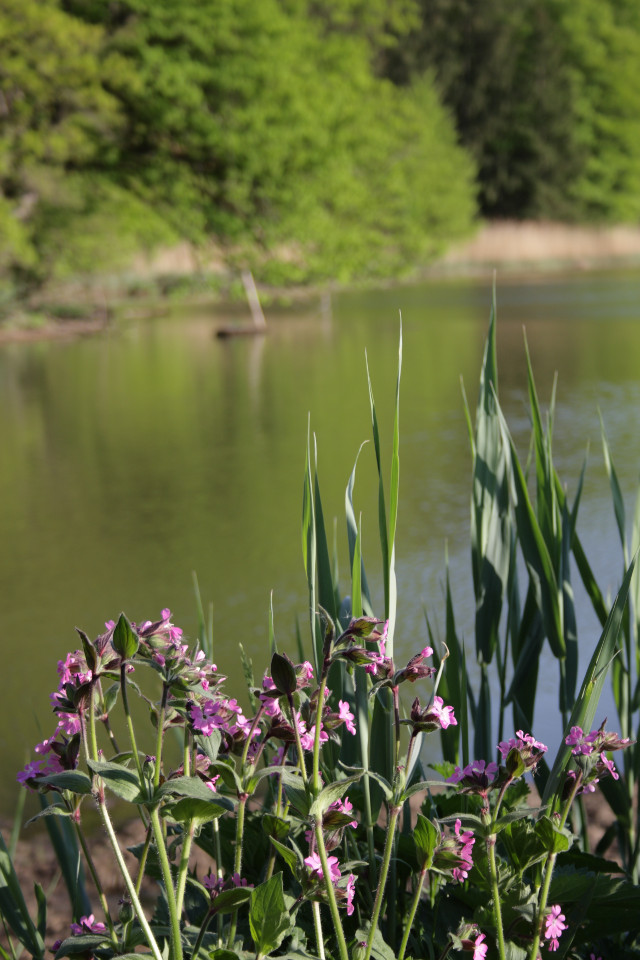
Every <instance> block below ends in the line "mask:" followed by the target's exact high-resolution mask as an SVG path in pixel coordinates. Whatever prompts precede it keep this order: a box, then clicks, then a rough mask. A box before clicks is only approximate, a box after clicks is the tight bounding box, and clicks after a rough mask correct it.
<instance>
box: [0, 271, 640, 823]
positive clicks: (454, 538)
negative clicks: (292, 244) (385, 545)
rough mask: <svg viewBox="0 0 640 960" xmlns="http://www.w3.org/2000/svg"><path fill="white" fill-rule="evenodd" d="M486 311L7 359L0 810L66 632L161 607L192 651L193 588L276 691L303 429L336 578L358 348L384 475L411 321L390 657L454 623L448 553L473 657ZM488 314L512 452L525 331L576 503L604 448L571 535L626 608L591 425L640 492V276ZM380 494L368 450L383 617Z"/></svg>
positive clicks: (521, 292) (442, 287)
mask: <svg viewBox="0 0 640 960" xmlns="http://www.w3.org/2000/svg"><path fill="white" fill-rule="evenodd" d="M489 302H490V290H489V284H488V283H487V282H486V281H477V282H476V281H474V282H471V281H455V282H454V281H447V282H444V281H443V282H438V283H435V282H434V283H430V284H428V285H422V286H420V287H413V288H397V289H389V290H384V291H378V292H371V291H369V292H362V293H345V294H341V295H339V296H334V297H333V300H332V304H331V311H330V314H329V313H328V311H327V310H326V305H325V308H323V307H322V305H321V304H320V302H312V303H310V304H308V305H307V306H305V308H304V309H299V310H297V311H287V312H284V313H278V312H276V311H269V310H267V315H268V322H269V331H270V332H269V336H268V337H266V338H263V339H259V338H255V339H253V338H246V339H245V338H241V339H238V340H234V341H226V342H225V341H219V340H217V339H216V338H215V337H214V336H213V330H214V327H215V325H216V323H217V322H222V321H224V320H225V319H227V318H226V317H225V316H223V315H222V314H221V313H220V312H219V311H218V312H217V313H216V311H215V309H214V307H211V308H205V307H200V308H198V310H197V311H194V310H193V309H191V310H189V311H183V312H182V313H179V312H177V311H176V312H174V313H173V314H172V315H171V316H164V317H163V316H158V317H157V318H155V319H153V320H146V321H141V322H136V323H132V324H130V325H128V326H126V327H123V328H119V329H114V330H111V331H109V332H107V333H105V334H104V335H101V336H97V337H93V338H91V339H83V340H77V341H75V342H70V343H62V342H42V343H35V344H13V345H5V346H3V347H2V348H0V437H1V438H2V454H1V456H2V459H1V463H0V543H1V544H2V549H1V551H0V589H1V594H0V596H1V605H0V650H1V653H2V680H3V684H4V686H3V697H2V699H1V701H0V750H1V752H2V758H3V770H4V771H5V772H6V776H5V777H3V779H2V783H1V785H0V812H7V811H8V810H9V809H10V807H11V805H12V803H13V799H14V798H15V793H16V788H15V786H14V781H13V777H14V770H16V769H18V768H21V767H22V765H23V764H24V762H25V760H26V758H27V754H28V753H30V751H31V748H32V746H33V744H34V743H35V742H36V741H37V740H39V739H41V738H42V737H43V736H44V735H47V734H49V733H50V732H52V730H53V727H54V723H53V722H52V716H51V714H50V713H49V705H48V693H49V691H51V690H53V689H54V688H55V686H56V683H57V678H56V671H55V665H56V661H57V659H59V658H61V657H63V656H64V654H65V653H66V651H67V650H69V649H74V648H75V647H76V646H77V643H76V638H75V634H74V626H76V625H77V626H80V627H82V628H84V629H85V630H86V631H87V632H88V633H90V634H91V635H95V634H97V633H98V632H100V630H101V629H102V624H103V622H104V620H106V619H108V618H112V617H116V616H117V614H118V613H119V611H120V610H121V609H124V610H125V611H126V612H127V613H128V615H129V616H130V617H131V618H132V619H142V618H147V617H155V616H156V615H157V614H158V613H159V611H160V609H161V608H162V607H165V606H169V607H171V609H172V611H173V612H174V621H175V622H176V623H177V624H179V625H182V626H183V627H184V628H185V630H186V632H187V633H188V634H189V635H191V636H193V635H194V633H195V629H196V618H195V604H194V600H193V592H192V584H191V571H192V570H196V571H197V573H198V577H199V580H200V586H201V590H202V594H203V598H204V599H205V600H206V601H209V600H211V601H212V602H213V604H214V610H215V645H216V660H217V663H218V666H219V668H220V669H221V670H222V671H224V672H228V673H229V674H230V675H231V676H232V677H234V678H236V679H238V680H239V677H240V668H239V659H238V652H237V650H238V648H237V644H238V642H239V641H241V642H242V643H243V644H244V646H245V649H246V650H247V651H248V652H249V653H250V654H251V656H252V657H253V660H254V663H255V666H256V672H257V673H260V672H261V671H262V669H263V667H264V666H265V660H266V635H267V617H268V606H269V596H270V592H271V591H273V608H274V614H275V628H276V635H277V640H278V643H279V645H280V647H281V649H286V648H287V647H288V648H289V649H291V650H292V651H293V650H294V639H293V638H294V624H295V618H296V616H298V617H299V620H300V623H301V625H302V629H303V632H304V631H305V630H306V628H307V622H308V619H307V618H308V611H307V609H306V605H307V597H306V586H305V584H306V581H305V575H304V571H303V567H302V559H301V546H300V515H301V494H302V476H303V465H304V456H305V445H306V434H307V423H308V415H309V414H310V416H311V429H312V431H313V432H315V435H316V438H317V446H318V457H319V466H320V480H321V485H322V491H323V505H324V511H325V517H326V518H327V520H328V522H329V523H330V524H331V522H332V518H333V517H334V516H337V518H338V547H339V554H340V557H341V560H342V563H343V570H344V571H346V564H345V559H346V536H345V533H344V530H345V528H344V519H343V518H344V488H345V485H346V482H347V479H348V476H349V474H350V472H351V469H352V467H353V463H354V460H355V457H356V454H357V452H358V448H359V446H360V444H361V442H362V441H363V440H367V439H369V438H370V435H371V429H370V417H369V405H368V394H367V386H366V369H365V349H366V350H367V351H368V358H369V368H370V371H371V376H372V380H373V383H374V390H375V395H376V403H377V407H378V413H379V418H380V428H381V433H382V443H383V451H384V454H385V455H386V462H387V464H388V454H389V452H390V443H391V416H392V408H393V396H394V390H395V375H396V368H397V352H398V330H399V311H401V312H402V317H403V332H404V362H403V379H402V393H401V450H400V454H401V501H400V515H399V528H398V541H397V569H398V580H399V617H398V627H397V644H398V646H399V650H400V651H401V652H402V654H404V653H406V655H407V657H409V656H411V655H412V654H413V653H414V652H415V651H416V650H417V649H419V647H420V646H422V645H424V642H425V638H426V633H425V626H424V610H425V608H427V609H428V611H429V614H430V616H431V617H433V618H434V619H437V618H440V619H441V610H442V591H441V582H442V575H443V570H444V556H445V543H447V544H448V553H449V558H450V564H451V572H452V584H453V590H454V595H455V597H456V600H457V603H458V608H459V621H460V622H459V627H460V630H461V632H462V633H463V634H464V635H465V636H466V637H467V638H468V640H469V641H470V643H471V644H472V643H473V637H472V629H471V625H472V619H473V606H472V601H471V599H470V596H471V594H470V573H469V559H468V514H469V507H468V497H469V478H470V457H469V449H468V439H467V434H466V427H465V421H464V414H463V406H462V400H461V390H460V377H462V378H463V380H464V383H465V386H466V390H467V393H468V395H469V398H470V401H471V403H472V405H475V398H476V394H477V387H478V373H479V367H480V362H481V356H482V348H483V343H484V337H485V334H486V327H487V322H488V316H489ZM498 314H499V329H498V349H499V365H500V375H501V380H500V393H501V399H502V402H503V406H504V408H505V410H506V412H507V417H508V419H509V422H510V425H511V427H512V430H513V432H514V435H515V437H516V441H517V443H518V445H519V447H520V449H521V451H523V453H524V452H526V444H527V438H528V420H527V413H526V382H525V359H524V349H523V336H522V325H523V324H525V325H526V331H527V338H528V341H529V346H530V350H531V355H532V361H533V366H534V370H535V373H536V377H537V383H538V389H539V393H540V396H541V399H542V400H544V401H545V402H546V400H547V399H548V397H549V394H550V390H551V385H552V381H553V374H554V371H556V370H557V371H558V376H559V383H558V404H557V414H556V429H555V449H556V460H557V465H558V468H559V472H560V474H561V476H562V477H563V478H564V479H565V480H566V481H567V483H568V487H569V493H570V496H571V497H572V496H573V491H574V490H575V484H576V479H577V476H578V473H579V470H580V467H581V464H582V459H583V457H584V453H585V447H586V443H587V440H588V439H590V440H591V457H590V467H589V470H588V474H587V483H586V487H585V494H584V496H583V503H582V507H581V518H580V520H579V529H580V531H581V535H582V537H583V541H584V542H585V544H586V547H587V549H588V550H590V552H591V554H592V556H591V560H592V564H593V566H594V569H595V570H596V573H597V575H598V578H599V581H600V585H601V587H602V589H603V590H604V591H605V592H606V591H607V590H614V589H615V588H616V585H617V583H618V582H619V578H620V568H621V559H620V555H619V552H618V550H617V544H616V540H615V536H614V531H613V525H612V510H611V504H610V500H609V497H608V491H607V482H606V477H605V474H604V469H603V466H602V457H601V452H600V447H599V421H598V405H599V406H600V409H601V410H602V414H603V417H604V419H605V422H606V425H607V430H608V435H609V441H610V445H611V448H612V451H613V454H614V457H615V459H616V465H617V467H618V471H619V474H620V479H621V482H622V484H623V488H624V490H625V492H626V493H627V494H628V495H629V496H631V495H632V494H634V493H635V485H636V482H637V476H638V469H639V467H640V449H639V444H638V441H637V437H638V428H639V426H640V423H639V421H640V403H639V400H640V381H639V379H638V372H639V371H640V277H638V275H629V274H621V275H606V276H604V275H602V276H601V275H585V276H579V277H576V276H571V277H554V278H551V279H547V280H537V281H528V282H521V281H516V280H513V279H510V280H508V281H500V282H499V289H498ZM376 495H377V478H376V475H375V463H374V455H373V449H372V444H368V445H367V446H366V447H365V448H364V450H363V452H362V454H361V457H360V461H359V466H358V475H357V480H356V490H355V501H356V504H355V505H356V510H357V511H360V510H361V511H362V514H363V530H364V550H365V559H366V562H367V568H368V574H369V580H370V583H371V584H372V586H373V587H374V593H376V591H377V596H378V597H379V596H380V586H379V585H380V577H379V558H378V552H377V512H376ZM630 509H631V508H630ZM345 583H346V580H345V578H344V577H343V586H344V584H345ZM380 606H381V605H380ZM305 636H306V634H305ZM580 636H581V641H580V642H581V645H582V648H583V649H584V650H585V651H586V653H585V657H586V656H588V652H589V649H590V646H591V645H592V644H593V642H594V641H595V639H596V637H597V627H596V625H595V623H594V621H593V618H592V617H590V616H589V612H588V610H587V609H586V606H585V609H584V610H583V611H582V614H581V624H580ZM585 663H586V659H584V660H583V665H584V664H585ZM545 683H547V684H548V689H547V688H545ZM554 683H555V673H554V674H553V676H549V677H548V678H547V677H543V678H542V679H541V684H542V687H543V692H542V698H543V699H542V704H543V705H542V706H541V707H540V708H539V712H540V716H541V720H540V724H541V727H540V728H537V729H536V731H535V732H536V735H537V736H538V737H543V736H548V738H549V739H550V740H553V738H555V737H557V735H558V729H557V727H558V723H557V720H556V715H557V706H556V699H555V692H554ZM545 698H546V700H545ZM547 707H548V709H547ZM609 715H610V717H611V716H612V715H613V713H612V711H611V710H609ZM553 742H555V740H553Z"/></svg>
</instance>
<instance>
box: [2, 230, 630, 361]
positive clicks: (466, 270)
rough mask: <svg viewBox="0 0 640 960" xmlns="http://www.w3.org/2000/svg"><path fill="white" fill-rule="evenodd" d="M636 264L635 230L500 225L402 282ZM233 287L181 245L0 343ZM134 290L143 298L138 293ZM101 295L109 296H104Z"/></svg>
mask: <svg viewBox="0 0 640 960" xmlns="http://www.w3.org/2000/svg"><path fill="white" fill-rule="evenodd" d="M638 265H640V227H634V226H625V225H619V226H609V227H604V226H603V227H596V226H578V225H573V224H564V223H553V222H539V221H508V220H505V221H492V222H488V223H483V224H481V225H480V226H479V228H478V231H477V233H476V234H475V235H474V236H473V237H472V238H470V239H468V240H466V241H465V242H463V243H460V244H456V245H454V246H452V247H451V248H450V249H449V250H448V251H447V252H446V254H444V255H443V256H442V257H439V258H438V259H436V260H434V261H433V262H431V263H430V264H428V265H427V266H424V267H422V268H418V269H416V271H415V272H414V273H413V274H412V275H409V278H408V279H409V280H415V279H435V280H437V279H446V278H447V277H485V276H491V275H492V274H493V272H494V271H497V272H498V273H499V274H501V275H502V276H505V275H512V276H513V275H522V274H534V275H537V276H544V275H545V274H550V275H552V274H554V273H557V272H559V271H563V270H568V271H576V272H578V271H595V270H607V269H621V270H622V269H632V268H634V267H637V266H638ZM203 277H205V278H210V279H211V284H210V287H209V290H208V292H207V293H203V291H202V290H198V289H197V286H198V285H197V283H196V281H199V280H201V279H202V278H203ZM191 281H193V283H191ZM233 282H234V275H232V274H231V273H230V272H229V270H228V269H227V267H226V266H225V263H224V259H223V257H222V256H221V254H220V251H219V250H217V249H214V248H212V251H211V254H210V256H208V257H207V256H205V257H203V256H202V255H196V251H195V250H194V249H193V248H191V247H190V245H189V244H186V243H182V244H179V245H178V246H176V247H173V248H167V249H160V250H158V251H156V252H155V253H153V254H150V255H148V256H143V255H138V256H137V257H136V258H135V259H134V261H133V262H132V264H131V270H130V271H129V272H128V273H127V274H126V276H121V277H109V278H101V277H95V278H80V279H79V280H78V281H69V282H68V283H65V284H63V285H59V286H57V287H55V288H54V287H52V288H51V289H47V290H45V291H43V292H42V293H41V294H40V296H39V298H38V300H39V301H40V302H41V303H43V304H44V303H45V301H46V300H49V301H51V302H56V301H57V300H59V301H60V302H61V303H62V304H67V305H71V306H70V311H71V310H73V311H74V315H73V316H70V317H65V316H64V315H62V316H61V315H60V312H59V311H58V312H57V315H53V314H52V313H50V312H49V311H48V310H47V307H46V306H42V307H39V306H38V305H37V304H36V306H35V307H34V309H33V311H32V310H29V311H23V312H21V314H19V315H16V316H12V317H10V318H8V319H7V320H5V321H0V344H3V343H21V342H22V343H24V342H33V341H39V340H63V339H72V338H76V337H79V336H88V335H92V334H95V333H100V332H101V331H103V330H105V329H106V328H107V326H108V325H109V323H110V321H111V319H112V318H113V315H114V313H117V314H118V315H120V314H121V313H124V314H125V315H127V316H128V315H129V314H130V313H133V314H136V313H138V312H139V311H140V310H142V311H143V313H145V314H147V313H149V307H150V306H151V305H153V308H154V310H155V309H157V310H158V311H160V312H162V310H163V309H164V308H165V306H166V304H167V303H171V304H176V303H185V304H186V303H193V302H197V301H198V300H200V299H202V298H203V296H204V297H205V298H206V299H207V300H208V302H211V300H212V299H213V300H215V299H217V298H219V300H220V302H221V303H223V304H224V303H226V302H227V301H228V300H229V297H230V291H231V289H232V287H233ZM399 282H403V281H399V280H394V279H392V280H389V281H386V282H384V281H377V282H376V285H382V286H388V285H389V284H396V283H399ZM132 284H133V287H132V286H131V285H132ZM367 285H372V283H371V282H367ZM354 286H361V284H354ZM134 288H135V292H133V290H134ZM140 288H142V290H143V291H146V292H143V293H142V294H141V293H140ZM178 288H179V289H178ZM107 289H109V290H110V291H111V292H110V293H109V294H108V295H107V292H106V291H107ZM326 289H327V288H326V286H325V287H322V288H320V287H314V286H311V287H295V286H294V287H279V288H271V287H266V286H260V293H261V296H262V297H263V298H264V301H265V303H273V302H276V303H278V302H288V303H291V302H292V301H297V300H300V301H302V300H308V299H309V298H312V297H316V296H318V295H321V294H322V293H323V291H326ZM238 295H241V294H239V293H238V292H237V291H236V299H237V296H238ZM77 303H80V304H82V305H83V306H84V307H85V308H86V312H85V315H84V316H82V317H81V318H78V317H77V316H75V311H76V304H77ZM105 304H108V306H106V307H105ZM62 312H63V313H64V307H63V310H62Z"/></svg>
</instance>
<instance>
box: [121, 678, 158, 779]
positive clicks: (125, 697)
mask: <svg viewBox="0 0 640 960" xmlns="http://www.w3.org/2000/svg"><path fill="white" fill-rule="evenodd" d="M120 689H121V691H122V706H123V709H124V715H125V717H126V721H127V731H128V733H129V742H130V743H131V751H132V753H133V759H134V762H135V765H136V769H137V771H138V776H139V777H140V789H141V790H144V784H145V778H144V774H143V772H142V764H141V762H140V754H139V753H138V746H137V744H136V735H135V731H134V729H133V721H132V720H131V712H130V710H129V697H128V695H127V665H126V663H125V662H124V661H123V662H122V663H121V664H120ZM156 765H157V758H156Z"/></svg>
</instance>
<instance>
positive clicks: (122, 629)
mask: <svg viewBox="0 0 640 960" xmlns="http://www.w3.org/2000/svg"><path fill="white" fill-rule="evenodd" d="M112 643H113V649H114V650H115V651H116V653H119V654H120V656H121V657H122V659H123V660H130V659H131V657H133V656H135V654H136V652H137V650H138V647H139V645H140V640H139V639H138V635H137V634H136V633H134V631H133V628H132V626H131V624H130V623H129V621H128V620H127V618H126V616H125V615H124V613H121V614H120V616H119V617H118V622H117V623H116V625H115V627H114V629H113V640H112Z"/></svg>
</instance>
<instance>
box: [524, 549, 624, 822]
mask: <svg viewBox="0 0 640 960" xmlns="http://www.w3.org/2000/svg"><path fill="white" fill-rule="evenodd" d="M635 564H636V557H634V558H633V560H632V561H631V564H630V565H629V569H628V570H627V572H626V574H625V576H624V580H623V581H622V585H621V587H620V589H619V591H618V594H617V596H616V599H615V601H614V603H613V606H612V607H611V612H610V613H609V616H608V617H607V622H606V623H605V625H604V630H603V631H602V634H601V636H600V640H599V641H598V644H597V646H596V649H595V650H594V652H593V656H592V657H591V661H590V663H589V666H588V668H587V671H586V673H585V676H584V679H583V681H582V687H581V688H580V693H579V695H578V699H577V700H576V702H575V705H574V708H573V710H572V711H571V717H570V718H569V722H568V723H567V728H566V730H565V736H567V735H568V733H569V731H570V729H571V727H581V728H582V729H583V730H586V731H589V730H590V729H591V725H592V723H593V720H594V717H595V712H596V708H597V706H598V701H599V700H600V694H601V693H602V687H603V685H604V681H605V677H606V675H607V672H608V670H609V666H610V664H611V660H612V658H613V657H614V656H615V653H616V646H617V643H618V636H619V634H620V626H621V623H622V615H623V613H624V608H625V606H626V603H627V597H628V594H629V584H630V583H631V577H632V575H633V569H634V566H635ZM570 755H571V747H570V746H568V745H567V744H565V743H564V738H563V742H562V744H561V745H560V748H559V750H558V753H557V755H556V759H555V761H554V764H553V767H552V769H551V773H550V775H549V778H548V780H547V783H546V786H545V790H544V794H543V796H542V804H543V806H544V805H545V804H547V803H549V801H550V800H551V799H552V798H554V802H555V800H557V799H558V797H559V792H560V790H561V788H562V785H561V782H560V780H561V776H562V773H563V771H564V770H565V769H566V766H567V763H568V760H569V757H570Z"/></svg>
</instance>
